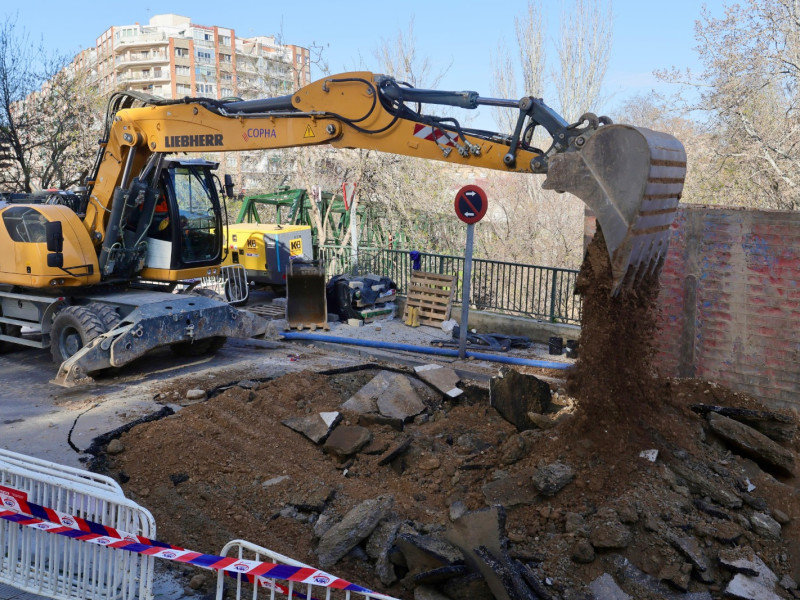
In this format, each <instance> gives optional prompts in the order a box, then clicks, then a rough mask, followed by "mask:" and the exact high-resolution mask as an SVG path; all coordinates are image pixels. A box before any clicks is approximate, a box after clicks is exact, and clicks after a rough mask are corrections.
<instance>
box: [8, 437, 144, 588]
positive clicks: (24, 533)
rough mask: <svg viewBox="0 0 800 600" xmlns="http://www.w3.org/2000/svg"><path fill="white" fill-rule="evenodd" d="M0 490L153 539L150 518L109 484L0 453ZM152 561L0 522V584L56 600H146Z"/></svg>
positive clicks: (93, 476)
mask: <svg viewBox="0 0 800 600" xmlns="http://www.w3.org/2000/svg"><path fill="white" fill-rule="evenodd" d="M0 485H2V486H6V487H9V488H13V489H14V490H19V491H21V492H24V493H25V494H27V501H28V502H30V503H34V504H38V505H40V506H44V507H47V508H50V509H53V510H55V511H59V512H62V513H67V514H70V515H74V516H76V517H80V518H83V519H86V520H88V521H93V522H95V523H99V524H101V525H105V526H107V527H113V528H115V529H119V530H122V531H126V532H129V533H133V534H135V535H141V536H145V537H149V538H155V536H156V525H155V520H154V519H153V516H152V515H151V514H150V512H149V511H148V510H147V509H145V508H143V507H141V506H139V505H138V504H136V503H135V502H133V501H131V500H129V499H127V498H125V496H124V495H123V493H122V489H121V488H120V486H119V484H117V483H116V482H115V481H114V480H113V479H110V478H108V477H104V476H102V475H97V474H95V473H89V472H87V471H82V470H80V469H74V468H72V467H67V466H63V465H57V464H55V463H51V462H48V461H44V460H40V459H36V458H33V457H29V456H24V455H22V454H17V453H15V452H11V451H9V450H3V449H0ZM153 562H154V560H153V558H152V557H150V556H145V555H141V554H136V553H133V552H125V551H120V550H116V549H114V548H107V547H104V546H100V545H96V544H88V543H86V542H84V541H81V540H77V539H72V538H69V537H64V536H60V535H56V534H52V533H48V532H46V531H40V530H38V529H35V528H30V527H22V526H20V525H18V524H16V523H13V522H10V521H6V520H0V582H2V583H7V584H9V585H11V586H13V587H15V588H18V589H20V590H24V591H27V592H31V593H34V594H38V595H41V596H47V597H49V598H56V599H59V600H60V599H80V600H152V598H153V592H152V588H153Z"/></svg>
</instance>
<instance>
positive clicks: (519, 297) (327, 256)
mask: <svg viewBox="0 0 800 600" xmlns="http://www.w3.org/2000/svg"><path fill="white" fill-rule="evenodd" d="M318 252H319V256H318V258H319V259H320V260H321V261H322V263H323V264H324V265H325V272H326V273H327V274H328V276H333V275H337V274H342V273H349V274H353V273H356V272H357V273H359V274H362V275H363V274H366V273H375V274H376V275H381V276H383V277H388V278H390V279H391V280H392V281H394V282H395V284H396V285H397V291H398V294H400V295H405V294H406V292H407V290H408V282H409V279H410V277H411V271H412V261H411V256H410V254H409V251H408V250H391V249H386V248H359V249H358V265H357V266H354V265H353V264H352V259H351V249H350V247H349V246H327V245H326V246H320V247H319V249H318ZM420 270H421V271H427V272H431V273H442V274H451V275H455V276H456V291H455V297H454V302H455V303H456V304H460V302H461V286H462V279H463V273H464V257H462V256H449V255H444V254H430V253H427V252H420ZM577 276H578V271H576V270H574V269H558V268H555V267H541V266H536V265H526V264H520V263H511V262H503V261H498V260H487V259H483V258H473V259H472V282H471V284H470V305H471V306H473V307H474V308H475V309H477V310H485V311H490V312H498V313H505V314H513V315H520V316H525V317H529V318H534V319H542V320H547V321H551V322H558V323H569V324H576V325H577V324H580V320H581V299H580V296H576V295H575V294H574V290H575V281H576V279H577Z"/></svg>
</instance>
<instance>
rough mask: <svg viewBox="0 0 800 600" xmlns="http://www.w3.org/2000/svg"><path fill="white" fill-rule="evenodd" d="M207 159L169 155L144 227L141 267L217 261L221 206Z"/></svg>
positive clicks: (172, 267)
mask: <svg viewBox="0 0 800 600" xmlns="http://www.w3.org/2000/svg"><path fill="white" fill-rule="evenodd" d="M217 166H218V163H214V162H211V161H206V160H197V159H194V160H187V159H181V160H177V159H175V160H168V161H166V164H165V165H164V169H163V170H162V173H161V177H160V180H159V183H158V197H157V200H156V205H155V209H154V211H153V216H152V221H151V223H150V226H149V227H148V228H147V235H146V238H145V240H146V241H147V257H146V258H145V268H151V269H168V270H181V269H189V268H193V267H203V266H209V265H218V264H219V263H220V261H221V255H220V253H221V248H222V237H221V236H222V232H223V228H222V219H221V214H222V210H221V207H220V198H219V195H218V193H217V188H216V185H215V180H214V176H213V171H214V170H215V169H216V168H217Z"/></svg>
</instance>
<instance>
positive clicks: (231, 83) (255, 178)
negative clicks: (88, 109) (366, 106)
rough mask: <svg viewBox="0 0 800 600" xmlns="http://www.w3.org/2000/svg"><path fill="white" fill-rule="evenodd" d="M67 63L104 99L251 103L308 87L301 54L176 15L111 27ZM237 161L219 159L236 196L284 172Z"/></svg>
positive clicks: (260, 162)
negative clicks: (143, 95)
mask: <svg viewBox="0 0 800 600" xmlns="http://www.w3.org/2000/svg"><path fill="white" fill-rule="evenodd" d="M72 64H73V66H74V67H75V68H77V69H80V70H82V71H83V72H85V73H89V75H90V80H92V81H93V82H94V83H96V85H97V86H98V89H99V91H100V93H101V94H103V95H109V94H111V93H112V92H115V91H118V90H137V91H143V92H147V93H149V94H153V95H155V96H161V97H163V98H182V97H184V96H203V97H210V98H217V99H221V98H228V97H239V98H255V97H270V96H280V95H285V94H290V93H292V92H293V91H294V90H296V89H297V88H298V87H300V86H303V85H306V84H308V83H310V82H311V63H310V54H309V50H308V49H307V48H303V47H301V46H296V45H293V44H281V43H279V42H278V41H277V40H276V39H275V38H274V37H272V36H256V37H247V38H245V37H238V36H237V35H236V32H235V30H234V29H231V28H226V27H221V26H218V25H199V24H197V23H192V20H191V18H190V17H185V16H181V15H175V14H162V15H155V16H153V17H152V18H150V21H149V23H148V24H147V25H141V24H139V23H134V24H133V25H113V26H111V27H109V28H108V29H107V30H106V31H105V32H103V33H102V34H101V35H100V36H99V37H98V38H97V40H96V43H95V46H94V47H93V48H89V49H87V50H84V51H83V52H81V53H80V54H79V55H78V56H76V57H75V59H74V60H73V63H72ZM238 154H244V153H236V154H234V155H231V156H228V157H226V160H225V162H224V163H222V169H223V170H224V171H225V172H227V173H230V174H232V175H234V178H235V180H238V183H239V187H240V188H241V189H245V188H246V189H248V190H254V189H255V188H257V187H259V185H258V182H259V179H263V177H260V176H262V175H264V174H265V173H270V174H273V175H275V174H276V172H277V171H280V170H285V169H289V168H290V165H288V164H287V161H286V160H275V156H272V157H267V156H256V155H253V156H239V155H238ZM262 154H263V153H262ZM266 191H272V190H266Z"/></svg>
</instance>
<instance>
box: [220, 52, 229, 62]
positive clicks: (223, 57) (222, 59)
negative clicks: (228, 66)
mask: <svg viewBox="0 0 800 600" xmlns="http://www.w3.org/2000/svg"><path fill="white" fill-rule="evenodd" d="M219 62H224V63H229V62H231V55H230V54H222V53H220V55H219Z"/></svg>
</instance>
